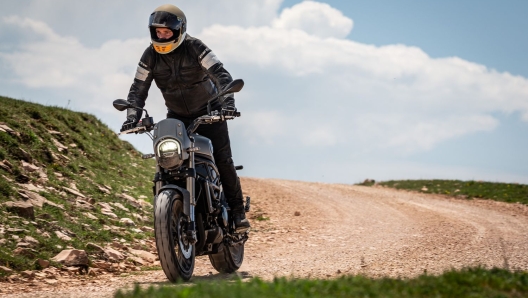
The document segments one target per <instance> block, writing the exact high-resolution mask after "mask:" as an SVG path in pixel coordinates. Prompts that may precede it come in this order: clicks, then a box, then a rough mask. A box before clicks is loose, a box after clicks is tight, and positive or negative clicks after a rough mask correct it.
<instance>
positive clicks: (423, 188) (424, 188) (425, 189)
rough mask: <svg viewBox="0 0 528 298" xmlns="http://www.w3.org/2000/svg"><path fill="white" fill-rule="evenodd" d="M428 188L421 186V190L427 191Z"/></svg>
mask: <svg viewBox="0 0 528 298" xmlns="http://www.w3.org/2000/svg"><path fill="white" fill-rule="evenodd" d="M428 190H429V189H428V188H427V187H425V186H424V187H422V189H421V191H428Z"/></svg>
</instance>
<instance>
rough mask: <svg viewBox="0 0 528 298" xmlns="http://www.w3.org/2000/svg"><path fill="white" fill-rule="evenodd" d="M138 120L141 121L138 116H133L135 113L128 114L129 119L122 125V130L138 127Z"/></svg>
mask: <svg viewBox="0 0 528 298" xmlns="http://www.w3.org/2000/svg"><path fill="white" fill-rule="evenodd" d="M138 122H139V121H138V120H137V118H136V116H133V115H130V116H128V117H127V120H126V121H125V123H123V126H122V127H121V131H125V130H129V129H132V128H134V127H136V125H137V124H138Z"/></svg>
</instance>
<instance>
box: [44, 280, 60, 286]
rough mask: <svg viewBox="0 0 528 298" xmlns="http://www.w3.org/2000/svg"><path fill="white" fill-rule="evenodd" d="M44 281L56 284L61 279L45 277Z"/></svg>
mask: <svg viewBox="0 0 528 298" xmlns="http://www.w3.org/2000/svg"><path fill="white" fill-rule="evenodd" d="M44 282H45V283H47V284H48V285H55V284H57V283H58V282H59V281H58V280H56V279H45V280H44Z"/></svg>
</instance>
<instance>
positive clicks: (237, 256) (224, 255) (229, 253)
mask: <svg viewBox="0 0 528 298" xmlns="http://www.w3.org/2000/svg"><path fill="white" fill-rule="evenodd" d="M222 248H223V249H222V250H221V251H220V252H218V253H216V254H212V255H209V261H211V265H213V267H214V269H216V270H217V271H218V272H220V273H233V272H235V271H237V270H238V269H239V268H240V266H242V262H243V261H244V243H241V244H238V245H235V246H229V245H226V244H222Z"/></svg>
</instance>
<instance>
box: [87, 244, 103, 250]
mask: <svg viewBox="0 0 528 298" xmlns="http://www.w3.org/2000/svg"><path fill="white" fill-rule="evenodd" d="M86 249H90V250H95V251H98V252H104V249H103V248H102V247H101V246H99V245H97V244H94V243H91V242H90V243H88V244H86Z"/></svg>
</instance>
